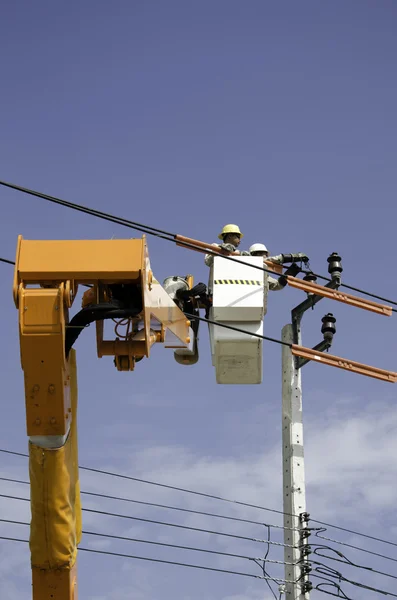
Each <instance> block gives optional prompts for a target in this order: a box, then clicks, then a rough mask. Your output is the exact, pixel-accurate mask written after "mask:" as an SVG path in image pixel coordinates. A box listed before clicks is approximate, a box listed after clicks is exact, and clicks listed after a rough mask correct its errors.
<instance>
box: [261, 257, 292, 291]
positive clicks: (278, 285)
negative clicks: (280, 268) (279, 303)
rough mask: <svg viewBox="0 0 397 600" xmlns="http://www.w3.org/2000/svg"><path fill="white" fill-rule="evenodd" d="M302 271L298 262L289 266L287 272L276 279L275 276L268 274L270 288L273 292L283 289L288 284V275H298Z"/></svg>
mask: <svg viewBox="0 0 397 600" xmlns="http://www.w3.org/2000/svg"><path fill="white" fill-rule="evenodd" d="M299 271H300V268H299V267H298V265H297V264H292V265H291V266H290V267H288V269H286V271H285V273H284V274H283V275H281V276H280V277H279V278H278V279H275V278H274V277H271V276H270V275H268V276H267V281H268V284H269V290H271V291H272V292H278V291H279V290H282V289H284V288H285V286H286V285H287V277H288V275H290V276H291V277H295V275H297V274H298V273H299Z"/></svg>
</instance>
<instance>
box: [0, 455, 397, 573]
mask: <svg viewBox="0 0 397 600" xmlns="http://www.w3.org/2000/svg"><path fill="white" fill-rule="evenodd" d="M0 452H2V453H4V454H11V455H13V456H20V457H23V458H29V455H28V454H26V453H23V452H16V451H14V450H6V449H5V448H0ZM79 468H80V469H82V470H84V471H91V472H94V473H100V474H102V475H108V476H111V477H117V478H121V479H127V480H129V481H137V482H139V483H145V484H148V485H154V486H159V487H163V488H167V489H171V490H176V491H179V492H185V493H188V494H194V495H197V496H203V497H205V498H210V499H213V500H220V501H222V502H227V503H230V504H237V505H239V506H246V507H248V508H255V509H259V510H264V511H267V512H273V513H276V514H279V515H283V514H286V515H287V516H289V517H296V518H299V515H292V514H290V513H284V512H283V511H281V510H277V509H274V508H267V507H265V506H259V505H257V504H250V503H248V502H241V501H239V500H231V499H230V498H224V497H222V496H215V495H213V494H207V493H205V492H198V491H195V490H189V489H186V488H181V487H176V486H172V485H169V484H166V483H159V482H157V481H149V480H147V479H140V478H139V477H132V476H131V475H124V474H122V473H115V472H111V471H104V470H101V469H95V468H93V467H84V466H82V465H79ZM310 520H311V521H313V522H316V523H321V521H316V520H315V519H312V518H311V519H310ZM261 524H262V525H267V523H261ZM327 525H328V526H329V527H334V528H336V529H343V528H341V527H339V526H338V525H332V524H331V523H328V524H327ZM271 527H275V528H278V529H288V530H296V528H293V527H282V526H280V525H271ZM310 529H311V531H315V535H316V536H317V537H318V538H320V539H324V540H327V541H330V542H334V543H337V544H342V545H346V546H349V544H346V543H345V542H340V541H338V540H334V539H332V538H327V537H324V536H322V535H320V534H321V533H323V532H324V531H326V529H324V528H322V527H321V528H319V529H316V528H313V527H311V528H310ZM346 531H348V532H349V533H355V535H359V536H362V537H364V538H367V537H368V538H370V539H372V536H369V535H368V534H365V533H360V532H357V531H356V532H353V530H346ZM374 539H376V540H377V541H379V542H382V543H386V544H392V545H394V542H390V541H389V540H384V539H382V538H374ZM349 547H352V548H353V549H356V550H362V551H363V552H367V553H369V554H374V555H375V556H379V557H380V558H388V559H389V560H394V561H396V562H397V559H393V558H390V557H385V556H384V555H382V554H377V553H374V552H371V551H370V550H365V549H364V548H360V547H358V546H349Z"/></svg>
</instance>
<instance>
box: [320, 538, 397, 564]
mask: <svg viewBox="0 0 397 600" xmlns="http://www.w3.org/2000/svg"><path fill="white" fill-rule="evenodd" d="M318 533H319V532H318V531H316V533H315V535H316V537H318V538H319V539H321V540H326V541H327V542H333V543H334V544H340V545H341V546H346V547H347V548H353V550H359V551H360V552H365V553H366V554H372V556H378V557H379V558H385V559H386V560H391V561H393V562H397V559H396V558H392V557H391V556H386V555H385V554H379V553H378V552H374V551H373V550H366V549H365V548H360V546H354V545H353V544H348V543H347V542H341V541H339V540H334V539H332V538H328V537H325V536H323V535H318ZM312 546H313V544H312Z"/></svg>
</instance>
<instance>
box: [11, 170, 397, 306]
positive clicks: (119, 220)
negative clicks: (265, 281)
mask: <svg viewBox="0 0 397 600" xmlns="http://www.w3.org/2000/svg"><path fill="white" fill-rule="evenodd" d="M0 185H2V186H3V187H7V188H10V189H13V190H15V191H19V192H23V193H25V194H28V195H31V196H35V197H36V198H41V199H42V200H47V201H49V202H52V203H54V204H58V205H61V206H65V207H66V208H71V209H73V210H76V211H79V212H83V213H85V214H90V215H92V216H95V217H98V218H100V219H104V220H106V221H110V222H112V223H116V224H118V225H123V226H125V227H129V228H131V229H136V230H137V231H141V232H143V233H147V234H148V235H153V236H156V237H159V238H161V239H165V240H166V241H170V242H173V243H178V245H179V246H182V247H186V248H190V249H193V250H197V249H198V247H197V246H195V245H194V244H190V243H188V242H181V241H178V239H177V234H175V233H171V232H169V231H166V230H164V229H160V228H158V227H151V226H150V225H145V224H142V223H139V222H137V221H131V220H130V219H124V218H123V217H117V216H115V215H112V214H110V213H106V212H103V211H99V210H96V209H94V208H89V207H87V206H84V205H82V204H76V203H74V202H69V201H67V200H62V199H61V198H57V197H56V196H50V195H49V194H44V193H42V192H37V191H35V190H31V189H29V188H25V187H22V186H19V185H16V184H13V183H10V182H6V181H2V180H0ZM206 253H207V254H210V255H213V256H219V254H218V253H215V252H212V251H211V250H210V249H208V250H207V249H206ZM222 257H223V258H225V259H227V260H234V261H236V259H235V258H233V257H232V256H226V255H225V256H222ZM236 262H237V261H236ZM251 266H252V267H253V268H256V269H259V270H261V271H265V272H269V273H273V274H274V272H273V271H271V270H270V269H266V268H265V267H259V266H257V265H251ZM303 272H304V273H312V271H305V270H303ZM313 274H314V275H315V276H316V277H318V278H319V279H323V280H325V281H332V280H331V279H330V278H329V277H325V276H324V275H319V274H317V273H313ZM340 287H345V288H346V289H351V290H353V291H356V292H358V293H360V294H364V295H366V296H371V297H372V298H377V299H378V300H382V301H383V302H388V303H389V304H393V305H394V306H397V302H396V301H394V300H389V299H387V298H384V297H382V296H378V295H376V294H373V293H371V292H367V291H366V290H363V289H360V288H358V287H354V286H351V285H348V284H346V283H341V284H340ZM392 310H394V312H397V309H392Z"/></svg>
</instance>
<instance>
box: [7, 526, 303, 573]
mask: <svg viewBox="0 0 397 600" xmlns="http://www.w3.org/2000/svg"><path fill="white" fill-rule="evenodd" d="M0 522H1V523H10V524H13V525H24V526H29V525H30V523H25V522H23V521H14V520H12V519H0ZM82 533H83V534H84V535H93V536H98V537H103V538H109V539H114V540H122V541H126V542H138V543H143V544H153V545H155V546H164V547H167V548H176V549H179V550H191V551H195V552H203V553H208V554H217V555H219V556H229V557H231V558H241V559H245V560H249V561H253V562H255V561H257V560H263V559H262V558H255V557H253V556H245V555H242V554H232V553H230V552H220V551H218V550H209V549H207V548H197V547H193V546H180V545H178V544H168V543H165V542H156V541H154V540H144V539H141V538H130V537H125V536H121V535H113V534H110V533H100V532H97V531H85V530H83V531H82ZM266 562H270V563H273V564H278V565H286V564H287V565H293V564H294V563H288V562H287V563H286V562H285V561H281V560H270V559H267V560H266ZM256 564H257V563H256Z"/></svg>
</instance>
